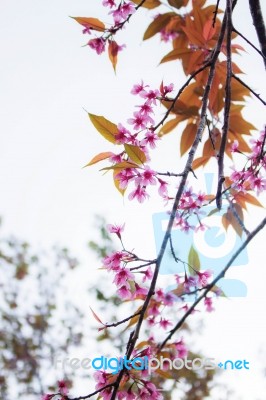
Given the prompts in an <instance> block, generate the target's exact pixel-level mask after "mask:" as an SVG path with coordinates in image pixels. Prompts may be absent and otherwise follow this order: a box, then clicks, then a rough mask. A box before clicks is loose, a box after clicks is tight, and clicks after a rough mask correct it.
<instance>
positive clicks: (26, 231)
mask: <svg viewBox="0 0 266 400" xmlns="http://www.w3.org/2000/svg"><path fill="white" fill-rule="evenodd" d="M222 3H223V2H222ZM239 3H240V2H239ZM262 3H263V7H264V11H265V12H266V8H265V3H264V2H263V1H262ZM247 7H248V6H247V0H244V1H241V5H240V4H239V5H238V6H237V9H236V17H235V21H234V22H235V26H236V27H237V28H238V29H239V30H240V31H241V32H243V33H245V34H246V35H247V36H248V38H249V39H250V40H251V41H253V42H254V43H257V40H256V35H255V33H254V29H253V27H252V23H251V20H250V17H249V14H248V11H247ZM153 14H155V12H154V13H148V12H146V11H144V12H142V13H138V15H135V16H134V18H132V24H131V25H129V26H128V27H127V29H126V30H125V31H124V36H120V41H119V42H120V43H126V45H127V48H126V49H125V50H124V51H123V53H121V54H120V57H119V64H118V68H117V75H116V76H115V75H114V73H113V70H112V67H111V64H110V63H109V61H108V59H107V56H106V55H102V56H100V57H99V56H97V55H96V54H94V53H93V52H92V51H90V50H89V48H87V47H85V48H82V47H81V45H83V44H85V43H86V40H87V37H85V36H82V34H81V27H80V26H79V25H78V24H77V23H76V22H75V21H74V20H71V19H70V18H69V16H93V17H99V18H101V19H103V21H105V22H106V21H108V20H110V19H108V18H109V17H108V18H107V17H106V15H105V14H104V12H103V10H102V7H101V1H100V0H94V1H89V0H87V1H86V0H76V1H75V2H73V1H70V0H57V1H56V2H55V1H51V0H50V1H49V0H47V1H45V2H43V1H41V0H24V1H20V2H15V1H14V0H2V1H1V3H0V19H1V21H0V31H1V35H0V48H1V56H2V57H1V58H2V63H1V65H0V85H1V94H0V131H1V136H0V140H1V146H0V187H1V189H2V190H1V209H0V214H1V215H2V217H3V220H4V226H3V231H4V232H5V233H14V234H16V235H18V236H19V237H21V238H23V239H26V240H28V241H30V242H33V243H34V244H35V245H37V246H39V245H40V246H46V247H47V246H49V245H51V244H53V243H54V242H56V243H59V244H62V245H66V246H69V247H70V248H71V249H72V250H73V251H74V252H76V253H77V254H81V255H82V254H83V252H84V249H85V244H86V242H87V241H88V240H89V239H91V238H92V237H93V236H94V234H95V231H94V228H93V221H94V215H95V214H102V215H104V216H106V218H107V220H108V222H111V223H112V222H116V223H119V222H123V221H125V220H126V221H127V232H128V233H127V234H128V236H127V239H128V243H130V245H131V246H132V247H135V248H136V249H138V250H139V251H140V253H141V252H144V250H146V246H147V242H148V241H149V238H151V244H150V246H149V249H148V251H149V252H150V254H153V252H154V244H153V240H154V239H153V227H152V222H151V216H152V214H153V213H154V212H160V211H162V205H161V203H159V202H157V201H149V202H147V203H146V204H145V205H143V206H141V207H140V206H139V205H138V204H130V203H129V201H128V199H127V198H125V200H123V199H122V197H121V196H120V194H119V193H118V192H117V191H116V189H114V188H113V184H112V179H111V177H110V176H109V175H108V174H107V175H105V176H104V177H103V176H101V173H100V172H98V169H99V168H97V167H91V169H84V170H83V169H81V167H82V166H83V165H84V164H86V163H87V162H88V161H89V160H90V159H91V158H92V157H93V156H94V155H95V154H96V153H97V152H100V151H105V150H106V151H107V150H112V149H110V146H109V145H108V143H107V142H105V141H104V140H103V138H102V137H100V135H97V133H96V132H95V130H94V128H93V127H92V125H91V124H90V122H89V120H88V118H87V115H86V113H85V111H84V110H83V107H84V108H85V109H86V110H88V111H89V112H91V113H94V114H102V115H104V116H105V117H107V118H109V119H111V120H112V121H114V122H120V121H121V122H123V121H126V120H127V118H129V117H130V116H131V113H132V110H133V107H134V104H135V99H134V98H133V97H132V96H131V95H130V94H129V92H130V89H131V87H132V85H133V83H137V82H139V81H140V79H141V78H143V79H144V81H145V82H146V83H149V84H151V85H155V86H156V85H157V86H158V85H159V84H160V82H161V80H162V78H163V79H164V81H165V82H166V83H170V82H174V83H175V86H176V87H177V88H178V86H180V85H181V84H182V83H183V82H184V76H183V74H182V73H181V72H180V69H179V68H178V67H177V64H176V63H175V62H174V63H169V64H165V65H163V66H160V67H157V68H155V66H156V65H158V63H159V61H160V59H161V57H162V56H163V55H164V54H165V53H166V51H167V50H166V48H165V46H164V45H163V44H161V43H160V42H159V40H157V39H153V40H151V41H149V42H147V43H144V44H143V43H142V42H141V39H142V35H143V32H144V29H145V26H146V25H147V21H148V20H149V18H150V16H151V15H153ZM239 43H240V44H243V43H242V42H241V41H239ZM247 50H248V54H246V55H244V56H243V57H242V58H243V60H241V61H240V65H241V67H242V69H243V70H244V71H246V72H247V73H249V74H248V75H247V76H246V77H245V76H244V77H245V80H246V82H247V83H250V84H251V85H252V87H253V88H254V89H255V90H258V91H259V92H260V93H261V94H262V95H263V93H264V97H266V95H265V93H266V86H265V78H264V76H263V72H264V69H263V63H262V61H261V59H260V58H259V57H257V55H256V53H255V52H254V51H253V50H252V49H250V48H247ZM249 102H250V108H249V110H247V111H246V114H245V115H246V117H247V118H248V119H249V120H251V121H252V122H253V123H255V125H256V126H257V127H258V128H259V129H260V128H262V126H263V123H264V122H265V121H264V118H263V117H264V115H263V111H262V110H263V109H262V106H261V105H260V104H259V103H258V102H255V101H253V100H252V101H249ZM160 144H161V146H160V148H161V149H162V150H161V153H160V155H159V156H158V157H160V159H159V161H158V165H159V166H160V168H161V170H163V168H165V169H166V168H167V170H169V169H171V168H173V169H174V168H175V169H176V168H177V169H178V170H181V167H182V166H181V164H180V165H179V163H180V162H179V161H178V157H179V150H178V139H177V135H176V134H171V135H169V137H167V138H165V140H164V141H162V142H161V143H160ZM158 154H159V153H158ZM161 154H163V157H162V156H161ZM169 154H170V156H172V158H173V161H172V165H171V166H170V167H169V166H168V159H169ZM182 162H183V161H182ZM262 216H263V211H262V210H258V209H257V208H254V207H253V208H250V212H249V216H248V217H247V225H248V224H249V223H250V226H251V227H254V226H255V225H256V224H257V223H258V222H259V221H260V220H261V218H262ZM263 238H265V232H263V233H261V234H260V236H259V237H258V238H257V239H256V240H255V241H254V242H253V243H252V244H251V246H250V250H249V259H250V264H249V265H248V266H247V267H244V268H242V269H241V267H239V268H238V267H235V268H234V270H233V271H232V272H231V273H230V274H231V276H232V277H239V276H240V275H241V279H242V280H243V281H244V282H246V284H247V286H248V296H247V297H246V298H240V299H231V300H226V301H221V302H220V304H218V305H217V307H216V308H217V311H216V313H213V314H211V315H206V317H204V318H205V325H206V327H205V329H204V335H203V334H202V335H201V336H200V335H199V337H198V338H197V345H198V347H199V348H201V347H202V348H204V349H205V352H206V351H207V353H208V354H209V357H215V358H219V357H225V358H234V357H236V358H246V359H249V360H250V362H251V363H252V371H248V372H247V373H245V372H242V371H241V373H240V372H239V371H237V376H236V375H235V374H233V373H232V374H231V375H230V377H229V375H227V376H226V377H225V378H224V377H223V379H224V382H225V383H226V382H228V383H229V382H230V384H231V383H232V382H233V381H236V380H237V383H238V385H237V388H236V391H237V394H238V395H239V396H240V397H241V399H243V400H246V399H248V400H251V399H252V400H253V399H254V400H262V399H263V397H262V396H263V395H262V393H265V389H266V388H265V386H263V380H262V377H261V370H262V368H263V366H264V365H265V363H263V360H260V359H259V357H258V354H259V352H260V350H261V349H262V347H263V343H264V342H265V339H264V338H265V337H266V326H265V320H264V319H263V317H262V315H264V314H265V310H264V304H265V285H264V282H265V278H266V274H265V268H264V265H263V262H262V261H263V259H264V258H263V254H264V252H263V251H262V249H263V243H264V241H263ZM148 256H149V255H148ZM92 268H94V266H92ZM169 279H170V278H169ZM265 355H266V351H265V347H264V356H265Z"/></svg>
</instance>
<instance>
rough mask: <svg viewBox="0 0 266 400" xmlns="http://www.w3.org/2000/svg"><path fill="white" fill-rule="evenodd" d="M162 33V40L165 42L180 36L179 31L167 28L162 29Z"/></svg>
mask: <svg viewBox="0 0 266 400" xmlns="http://www.w3.org/2000/svg"><path fill="white" fill-rule="evenodd" d="M160 34H161V41H162V42H165V43H167V42H169V41H170V40H173V39H175V38H176V37H177V36H178V33H177V32H174V31H167V30H166V29H162V30H161V31H160Z"/></svg>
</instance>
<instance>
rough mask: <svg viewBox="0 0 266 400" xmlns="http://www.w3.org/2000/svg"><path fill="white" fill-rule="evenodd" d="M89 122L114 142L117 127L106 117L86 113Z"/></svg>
mask: <svg viewBox="0 0 266 400" xmlns="http://www.w3.org/2000/svg"><path fill="white" fill-rule="evenodd" d="M88 115H89V118H90V120H91V122H92V123H93V125H94V126H95V128H96V129H97V131H98V132H99V133H100V134H101V135H102V136H103V137H104V138H105V139H106V140H108V141H109V142H111V143H115V135H116V134H117V133H118V128H117V126H116V125H115V124H113V123H112V122H111V121H109V120H108V119H106V118H104V117H102V116H100V115H94V114H90V113H89V114H88Z"/></svg>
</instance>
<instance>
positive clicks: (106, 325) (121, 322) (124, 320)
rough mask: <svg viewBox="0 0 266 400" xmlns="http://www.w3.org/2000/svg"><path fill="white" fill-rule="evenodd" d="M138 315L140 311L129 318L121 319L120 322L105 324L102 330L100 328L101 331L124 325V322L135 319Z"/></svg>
mask: <svg viewBox="0 0 266 400" xmlns="http://www.w3.org/2000/svg"><path fill="white" fill-rule="evenodd" d="M139 314H140V311H138V312H136V313H135V314H132V315H130V317H127V318H125V319H123V320H121V321H118V322H114V323H113V324H105V325H104V328H101V330H103V329H105V328H113V327H115V326H118V325H121V324H124V323H125V322H127V321H129V320H130V319H132V318H134V317H136V316H137V315H139Z"/></svg>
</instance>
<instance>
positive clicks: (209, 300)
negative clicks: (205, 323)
mask: <svg viewBox="0 0 266 400" xmlns="http://www.w3.org/2000/svg"><path fill="white" fill-rule="evenodd" d="M204 305H205V307H206V311H208V312H212V311H214V308H213V306H212V298H211V297H205V299H204Z"/></svg>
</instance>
